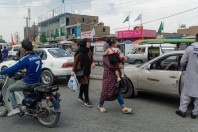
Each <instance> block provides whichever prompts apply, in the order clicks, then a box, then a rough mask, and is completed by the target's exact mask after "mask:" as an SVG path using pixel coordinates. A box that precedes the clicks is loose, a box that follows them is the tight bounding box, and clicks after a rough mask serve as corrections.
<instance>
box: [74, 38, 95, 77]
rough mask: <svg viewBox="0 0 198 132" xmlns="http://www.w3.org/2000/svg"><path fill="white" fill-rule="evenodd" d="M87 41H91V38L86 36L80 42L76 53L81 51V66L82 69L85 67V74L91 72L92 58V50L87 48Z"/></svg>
mask: <svg viewBox="0 0 198 132" xmlns="http://www.w3.org/2000/svg"><path fill="white" fill-rule="evenodd" d="M87 42H90V40H89V39H87V38H85V39H83V40H82V41H81V42H80V47H79V48H78V50H77V51H76V53H75V56H76V55H78V54H79V53H81V56H80V60H79V61H80V67H81V69H83V68H85V74H90V73H91V66H90V58H89V56H88V53H89V51H90V49H89V48H87Z"/></svg>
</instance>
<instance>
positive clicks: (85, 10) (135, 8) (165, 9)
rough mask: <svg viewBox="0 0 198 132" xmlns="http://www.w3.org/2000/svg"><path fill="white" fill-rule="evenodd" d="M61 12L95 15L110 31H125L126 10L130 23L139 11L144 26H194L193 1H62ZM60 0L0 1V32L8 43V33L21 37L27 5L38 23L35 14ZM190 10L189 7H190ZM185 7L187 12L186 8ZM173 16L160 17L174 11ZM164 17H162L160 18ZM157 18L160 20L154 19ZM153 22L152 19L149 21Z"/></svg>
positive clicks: (196, 7) (197, 15)
mask: <svg viewBox="0 0 198 132" xmlns="http://www.w3.org/2000/svg"><path fill="white" fill-rule="evenodd" d="M64 1H65V2H64V4H65V11H66V12H69V13H75V14H84V15H93V16H99V21H100V22H104V24H105V25H106V26H110V28H111V34H115V32H116V31H120V30H127V29H128V27H129V23H128V22H126V23H123V21H124V20H125V18H126V17H127V16H128V15H129V12H130V25H131V29H132V27H133V26H136V25H139V24H140V23H141V21H136V22H134V20H135V18H136V17H137V16H138V15H139V14H141V13H142V23H143V28H144V29H153V30H158V28H159V26H160V23H161V22H162V21H163V22H164V32H177V29H178V28H179V25H181V24H186V26H187V27H190V26H193V25H198V13H197V12H198V2H197V0H64ZM63 6H64V5H63V3H62V0H9V1H8V0H0V16H1V19H0V35H2V36H3V39H4V40H6V41H8V42H10V41H11V34H13V35H14V34H15V32H18V33H19V35H20V39H21V40H22V39H23V38H24V31H23V30H24V27H25V25H26V20H25V19H24V17H27V14H28V8H31V20H30V25H33V23H34V22H35V23H36V24H37V23H38V17H39V16H40V15H42V14H45V13H46V12H48V11H50V10H52V9H54V8H57V7H63ZM191 9H193V10H191ZM188 10H189V11H188ZM180 12H184V13H181V14H179V15H175V16H173V17H168V18H164V17H167V16H171V15H174V14H178V13H180ZM161 18H164V19H161ZM157 19H160V20H157ZM151 21H153V22H151Z"/></svg>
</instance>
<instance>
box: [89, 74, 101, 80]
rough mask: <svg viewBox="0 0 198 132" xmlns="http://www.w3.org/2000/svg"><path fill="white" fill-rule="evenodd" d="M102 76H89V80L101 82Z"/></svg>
mask: <svg viewBox="0 0 198 132" xmlns="http://www.w3.org/2000/svg"><path fill="white" fill-rule="evenodd" d="M102 78H103V77H102V75H96V74H92V75H90V79H95V80H102Z"/></svg>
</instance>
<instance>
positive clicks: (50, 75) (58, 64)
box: [0, 48, 74, 85]
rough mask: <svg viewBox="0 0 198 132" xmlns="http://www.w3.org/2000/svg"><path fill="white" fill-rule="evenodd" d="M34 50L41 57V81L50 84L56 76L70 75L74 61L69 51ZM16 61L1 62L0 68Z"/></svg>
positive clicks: (54, 49) (55, 49) (11, 64)
mask: <svg viewBox="0 0 198 132" xmlns="http://www.w3.org/2000/svg"><path fill="white" fill-rule="evenodd" d="M35 52H36V53H38V54H39V55H40V57H41V58H42V63H43V64H42V74H41V82H42V83H44V84H47V85H52V84H53V83H54V81H55V79H56V77H69V76H70V74H71V70H72V66H73V61H74V58H73V56H72V55H71V54H70V53H68V52H67V51H65V50H62V49H59V48H40V49H37V50H35ZM16 63H17V61H16V60H10V61H5V62H2V63H1V64H0V69H1V70H3V69H5V68H8V67H10V66H13V65H14V64H16Z"/></svg>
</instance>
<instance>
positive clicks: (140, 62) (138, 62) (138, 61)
mask: <svg viewBox="0 0 198 132" xmlns="http://www.w3.org/2000/svg"><path fill="white" fill-rule="evenodd" d="M142 63H143V61H142V60H136V61H135V62H134V64H142Z"/></svg>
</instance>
